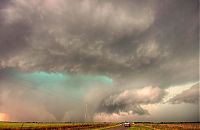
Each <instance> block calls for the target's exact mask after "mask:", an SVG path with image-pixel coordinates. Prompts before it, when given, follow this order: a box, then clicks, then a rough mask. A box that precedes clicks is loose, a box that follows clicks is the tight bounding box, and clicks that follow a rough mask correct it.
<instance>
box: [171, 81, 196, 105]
mask: <svg viewBox="0 0 200 130" xmlns="http://www.w3.org/2000/svg"><path fill="white" fill-rule="evenodd" d="M199 93H200V89H199V83H198V84H196V85H194V86H192V87H191V88H190V89H187V90H185V91H183V92H182V93H180V94H178V95H176V96H175V97H173V98H171V99H170V100H169V102H170V103H173V104H179V103H191V104H198V103H199V98H200V96H199Z"/></svg>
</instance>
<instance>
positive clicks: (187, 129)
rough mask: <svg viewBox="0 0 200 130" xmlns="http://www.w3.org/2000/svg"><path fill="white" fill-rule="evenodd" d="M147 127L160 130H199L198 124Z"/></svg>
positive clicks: (199, 124)
mask: <svg viewBox="0 0 200 130" xmlns="http://www.w3.org/2000/svg"><path fill="white" fill-rule="evenodd" d="M147 126H148V127H150V128H153V129H161V130H163V129H164V130H200V123H170V124H147Z"/></svg>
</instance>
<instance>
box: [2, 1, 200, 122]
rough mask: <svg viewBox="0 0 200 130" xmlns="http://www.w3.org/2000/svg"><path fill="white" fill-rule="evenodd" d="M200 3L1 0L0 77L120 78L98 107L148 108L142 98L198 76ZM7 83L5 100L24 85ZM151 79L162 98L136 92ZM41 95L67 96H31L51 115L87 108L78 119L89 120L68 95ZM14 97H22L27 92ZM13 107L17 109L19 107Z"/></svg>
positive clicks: (94, 108) (115, 109)
mask: <svg viewBox="0 0 200 130" xmlns="http://www.w3.org/2000/svg"><path fill="white" fill-rule="evenodd" d="M198 5H199V3H198V0H162V1H159V0H148V1H147V0H124V1H122V0H109V1H104V0H101V1H96V0H91V1H89V0H78V1H73V0H56V1H54V0H43V1H35V0H29V1H27V0H13V1H5V0H1V1H0V28H1V29H0V80H1V79H2V80H1V81H4V82H6V81H7V83H9V82H11V81H12V82H14V81H13V79H12V78H13V77H12V74H9V72H10V70H9V69H14V70H15V69H18V70H21V71H29V72H33V71H47V72H66V71H67V72H70V73H77V74H79V73H82V74H96V75H99V74H101V75H108V76H110V77H111V78H113V80H114V83H115V84H113V86H114V87H113V89H115V90H116V91H113V90H110V89H109V90H108V88H104V89H105V90H106V91H107V90H108V93H107V94H100V95H101V96H102V97H101V96H99V97H97V98H96V99H94V98H93V97H92V99H87V101H90V100H92V101H91V102H92V103H93V104H90V109H91V110H92V111H91V113H92V114H94V113H95V112H107V113H112V112H120V111H125V112H128V111H129V110H131V111H132V112H133V113H137V114H147V113H148V110H145V109H143V108H142V107H141V104H154V103H158V102H160V101H162V98H163V96H164V95H165V93H164V92H163V91H164V90H163V89H164V88H166V87H168V86H170V85H176V84H185V83H188V82H196V81H198V66H199V59H198V56H199V54H198V49H199V46H198V29H199V25H198V23H199V21H198V20H199V19H198V12H199V11H198ZM20 82H21V81H20ZM7 83H4V84H1V85H0V89H1V90H2V91H1V92H0V94H1V95H0V97H1V99H2V100H3V99H4V100H5V98H2V97H3V96H2V95H3V94H2V93H5V91H15V90H16V88H18V87H16V86H17V85H16V86H15V85H13V84H12V85H7ZM20 85H21V86H23V85H24V84H23V83H22V84H21V83H19V85H18V86H20ZM148 85H153V86H154V85H156V86H159V87H161V88H163V89H161V88H159V87H158V88H152V90H154V89H158V90H160V91H159V92H158V93H159V95H158V97H154V96H153V95H149V97H147V99H148V100H146V99H144V98H143V97H142V96H140V95H138V97H140V98H141V100H139V99H138V97H137V96H134V95H137V94H135V93H134V92H132V90H134V88H136V87H138V86H141V87H144V86H148ZM8 86H10V87H8ZM24 86H27V85H24ZM121 86H123V87H121ZM94 87H96V86H94ZM101 87H102V86H101ZM19 88H21V87H19ZM22 88H23V87H22ZM59 89H60V88H59ZM126 90H130V91H131V92H132V93H133V95H131V94H130V93H131V92H127V93H129V94H128V96H126V97H124V98H120V97H119V95H120V94H123V92H125V91H126ZM3 91H4V92H3ZM18 91H19V93H20V91H21V93H26V92H28V91H33V95H34V96H36V97H37V96H38V94H37V92H39V91H40V90H34V89H33V88H30V90H27V91H22V90H21V89H19V90H18ZM50 91H53V92H55V91H56V90H50ZM61 91H62V89H60V90H58V92H59V93H60V92H61ZM88 91H89V90H88ZM95 92H96V91H95ZM42 93H45V92H43V91H42ZM96 93H100V91H98V92H96ZM105 93H106V92H105ZM149 93H151V91H149ZM65 94H66V93H64V95H65ZM109 94H111V96H110V98H109V96H108V95H109ZM22 95H23V94H22ZM58 95H59V94H58ZM91 95H93V94H91ZM26 96H27V95H26ZM26 96H25V97H26ZM40 96H41V97H43V98H44V99H46V100H47V99H52V101H53V100H55V99H57V100H59V101H60V102H57V104H56V105H55V106H56V107H55V106H54V103H52V102H51V101H49V100H48V101H47V102H40V100H38V99H37V100H35V99H32V98H28V99H29V100H30V101H34V102H35V106H37V105H41V104H45V105H41V106H46V107H45V110H43V108H39V109H40V110H41V111H43V112H44V113H45V112H47V111H48V112H50V114H49V113H48V112H47V113H48V114H47V113H46V114H44V116H48V117H49V118H51V119H52V118H54V117H56V118H57V119H61V118H63V117H62V115H63V113H65V112H66V113H67V112H68V114H69V115H71V117H70V118H71V119H75V117H74V116H73V115H74V113H79V114H76V118H79V117H80V119H82V115H81V114H80V113H81V111H80V110H75V111H72V109H74V108H76V107H77V106H76V105H73V104H71V103H70V101H69V102H67V103H70V104H71V105H72V108H70V110H69V109H68V106H67V105H66V104H65V105H63V104H64V103H65V98H64V97H62V96H61V97H59V96H58V97H57V96H56V97H57V98H53V97H51V96H50V97H49V96H48V94H41V95H40ZM93 96H94V95H93ZM4 97H9V96H8V95H4ZM88 97H90V95H89V96H88ZM151 97H154V98H151ZM115 98H117V99H119V101H115V100H116V99H115ZM129 99H130V100H129ZM7 100H10V101H11V102H19V101H20V100H21V97H20V96H19V97H18V96H16V99H15V100H16V101H15V100H14V99H10V98H8V99H7ZM93 100H95V101H93ZM0 101H1V100H0ZM87 101H86V102H87ZM27 102H28V101H27ZM77 102H78V103H80V104H83V102H82V101H77ZM94 104H95V105H94ZM22 105H26V106H28V105H27V104H26V103H22ZM57 106H59V108H57ZM6 107H10V104H9V103H7V104H6V105H4V108H6ZM28 108H29V107H28ZM46 109H48V110H46ZM27 110H28V109H27ZM58 111H61V113H59V112H58ZM69 111H70V112H69ZM9 112H10V113H12V112H11V109H10V111H9ZM31 112H32V111H31V110H30V111H29V112H27V113H31ZM34 112H35V111H34ZM12 114H14V115H15V113H12ZM51 114H52V115H51ZM52 116H54V117H52ZM15 117H16V118H17V117H19V118H18V119H25V117H21V116H19V115H15ZM31 118H32V119H34V118H36V117H33V116H31ZM41 120H42V119H41Z"/></svg>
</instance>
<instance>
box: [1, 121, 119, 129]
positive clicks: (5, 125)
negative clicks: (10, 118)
mask: <svg viewBox="0 0 200 130" xmlns="http://www.w3.org/2000/svg"><path fill="white" fill-rule="evenodd" d="M114 125H116V124H114V123H42V122H35V123H30V122H26V123H23V122H0V129H3V130H78V129H95V128H104V127H110V126H114Z"/></svg>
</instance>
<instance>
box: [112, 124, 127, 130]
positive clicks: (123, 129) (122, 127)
mask: <svg viewBox="0 0 200 130" xmlns="http://www.w3.org/2000/svg"><path fill="white" fill-rule="evenodd" d="M128 128H129V127H124V126H123V125H120V126H117V127H113V128H110V129H108V130H128Z"/></svg>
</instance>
